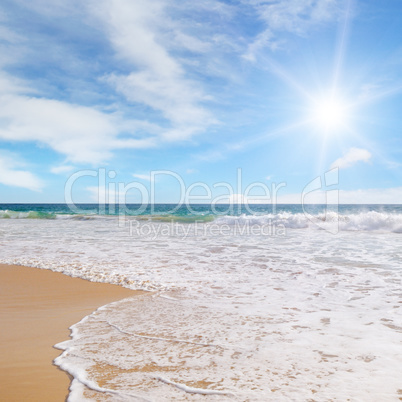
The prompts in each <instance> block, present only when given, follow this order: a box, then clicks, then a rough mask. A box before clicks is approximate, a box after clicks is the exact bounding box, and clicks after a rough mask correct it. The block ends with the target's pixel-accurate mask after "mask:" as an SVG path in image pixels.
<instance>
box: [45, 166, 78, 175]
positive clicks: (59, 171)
mask: <svg viewBox="0 0 402 402" xmlns="http://www.w3.org/2000/svg"><path fill="white" fill-rule="evenodd" d="M74 169H75V167H74V166H70V165H61V166H54V167H52V168H51V169H50V172H51V173H53V174H63V173H70V172H72V171H73V170H74Z"/></svg>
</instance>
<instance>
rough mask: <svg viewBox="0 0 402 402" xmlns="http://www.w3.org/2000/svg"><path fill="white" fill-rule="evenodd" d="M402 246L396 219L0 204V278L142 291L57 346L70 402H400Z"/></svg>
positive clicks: (246, 209) (334, 212) (259, 209)
mask: <svg viewBox="0 0 402 402" xmlns="http://www.w3.org/2000/svg"><path fill="white" fill-rule="evenodd" d="M401 236H402V205H339V206H331V207H328V206H325V205H307V206H304V207H303V206H300V205H276V206H272V205H249V206H245V205H223V204H221V205H220V204H218V205H201V204H200V205H191V206H190V207H188V206H180V207H176V206H175V205H171V204H158V205H147V206H140V205H127V206H124V208H123V207H121V206H118V205H100V206H99V205H93V204H80V205H77V206H76V208H74V210H71V208H70V207H69V206H67V205H63V204H1V205H0V242H1V250H2V252H1V255H0V262H1V263H5V264H19V265H25V266H32V267H39V268H43V269H50V270H53V271H58V272H62V273H64V274H66V275H70V276H74V277H81V278H84V279H87V280H91V281H96V282H108V283H112V284H117V285H121V286H124V287H127V288H131V289H142V290H146V291H147V292H146V293H144V294H142V295H140V296H135V297H132V298H128V299H124V300H122V301H118V302H115V303H112V304H109V305H107V306H103V307H101V308H100V309H98V310H97V311H95V312H93V313H92V314H91V315H89V316H87V317H85V318H83V320H82V321H80V322H79V323H77V324H75V325H73V326H72V328H71V329H72V338H71V340H67V341H64V342H61V343H59V344H58V345H57V347H58V348H60V349H61V355H60V356H59V357H58V358H57V359H56V361H55V363H56V364H57V365H58V366H59V367H60V368H62V369H63V370H65V371H66V372H68V373H69V374H70V375H71V376H72V378H73V381H72V385H71V392H70V395H69V400H71V401H82V400H102V401H133V400H138V401H172V400H175V401H201V400H202V401H205V400H216V401H267V400H272V401H289V400H294V401H301V400H303V401H327V400H331V401H346V400H349V401H361V400H364V401H379V400H381V401H398V400H401V399H402V380H401V378H402V377H401V371H402V369H401V367H402V366H401V362H402V237H401ZM60 341H62V340H60Z"/></svg>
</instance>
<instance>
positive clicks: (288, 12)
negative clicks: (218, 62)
mask: <svg viewBox="0 0 402 402" xmlns="http://www.w3.org/2000/svg"><path fill="white" fill-rule="evenodd" d="M243 3H244V4H247V5H250V6H252V7H253V8H254V9H255V11H256V12H257V15H258V17H259V18H260V19H261V20H263V21H264V22H265V30H264V31H262V32H260V33H259V34H258V35H257V37H256V38H255V40H254V41H253V42H252V43H251V44H250V45H249V46H248V49H247V51H246V52H245V54H244V58H246V59H247V60H249V61H255V60H256V55H257V54H258V52H259V51H260V50H261V49H263V48H270V49H271V50H274V49H276V48H277V47H278V46H280V44H281V43H280V41H279V38H278V33H283V32H288V33H292V34H296V35H305V34H306V32H307V31H308V30H310V29H312V28H314V27H316V26H317V25H320V24H322V23H324V22H328V21H330V20H334V19H336V18H337V16H338V15H339V12H340V11H339V10H340V8H339V5H340V3H341V1H340V0H320V1H311V0H272V1H265V0H243Z"/></svg>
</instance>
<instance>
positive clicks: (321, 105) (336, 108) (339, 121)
mask: <svg viewBox="0 0 402 402" xmlns="http://www.w3.org/2000/svg"><path fill="white" fill-rule="evenodd" d="M312 109H313V110H312V119H313V121H314V124H315V125H316V126H317V128H319V129H320V130H324V131H325V132H329V131H335V130H337V129H339V128H340V127H342V126H344V125H345V124H346V120H347V113H346V107H345V105H344V103H343V102H342V101H341V100H339V99H336V98H333V97H332V98H327V99H321V100H320V101H317V102H316V104H315V105H314V106H313V108H312Z"/></svg>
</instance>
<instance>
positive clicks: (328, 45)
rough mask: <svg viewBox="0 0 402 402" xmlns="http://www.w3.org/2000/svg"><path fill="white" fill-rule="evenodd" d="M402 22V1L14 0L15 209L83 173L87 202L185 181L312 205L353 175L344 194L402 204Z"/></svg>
mask: <svg viewBox="0 0 402 402" xmlns="http://www.w3.org/2000/svg"><path fill="white" fill-rule="evenodd" d="M401 27H402V4H401V2H400V0H389V1H386V2H378V1H357V0H354V1H349V0H316V1H314V0H279V1H278V0H269V1H268V0H238V1H217V0H199V1H196V2H194V1H188V0H180V1H176V0H169V1H165V0H96V1H92V0H86V1H81V0H80V1H78V0H70V1H62V0H53V1H48V0H30V1H25V0H12V1H8V0H3V1H2V3H1V5H0V51H1V58H0V202H64V200H65V184H66V182H67V181H68V179H69V177H71V175H72V174H74V173H76V172H82V171H83V170H88V171H89V170H90V171H93V172H95V173H96V172H97V173H96V175H95V174H93V175H89V174H88V175H87V176H84V175H78V176H77V177H78V179H77V180H76V181H74V185H73V186H72V191H73V199H74V201H79V202H85V201H88V202H90V201H94V200H95V199H96V196H97V194H98V190H97V187H99V186H98V183H99V182H100V183H101V184H100V185H101V187H102V186H103V187H105V185H106V188H107V189H108V188H110V189H112V190H113V189H114V188H116V192H115V193H113V191H111V192H110V194H109V196H110V200H112V199H113V198H114V197H115V196H117V194H118V193H119V190H118V189H117V188H118V184H117V183H122V184H121V186H124V185H126V186H127V185H129V184H130V183H131V184H132V183H134V184H133V188H132V190H129V191H127V190H126V191H125V192H126V195H127V197H128V199H127V200H128V201H138V200H139V198H138V197H139V196H140V193H139V191H138V188H140V187H141V188H143V187H142V186H144V188H145V189H147V191H148V190H149V189H150V187H153V188H154V189H155V193H156V198H155V200H156V201H158V202H176V201H177V200H178V197H179V190H180V183H179V181H178V179H177V177H176V176H175V175H177V176H178V177H180V180H182V185H184V186H185V188H186V189H188V187H189V186H190V185H191V184H194V183H199V182H202V183H205V184H206V185H207V186H208V187H209V188H211V191H212V196H217V195H220V194H224V193H225V191H224V188H223V187H221V188H217V187H215V188H214V187H213V186H214V184H215V185H216V184H217V183H220V182H226V183H228V184H230V185H231V186H232V187H233V188H234V192H235V193H236V194H237V193H244V191H245V189H246V188H247V186H248V185H250V184H252V183H256V182H258V183H262V184H264V185H266V186H267V188H269V189H271V190H272V186H273V185H277V184H279V183H282V184H283V185H282V187H281V189H280V192H279V198H278V200H277V201H278V202H300V194H301V192H302V191H303V188H305V186H306V185H308V183H309V182H311V181H312V180H313V179H314V178H316V177H318V176H321V177H323V175H324V174H325V172H327V171H329V170H330V169H334V168H337V169H339V184H338V185H337V187H336V188H337V189H339V190H340V201H341V202H344V203H355V202H360V203H400V202H401V201H402V181H401V179H402V164H401V163H402V119H401V111H402V75H401V71H402V28H401ZM99 169H106V170H105V172H106V173H109V172H112V173H111V174H110V175H109V176H107V178H106V181H102V180H99V179H100V176H101V174H100V173H99V172H100V170H99ZM238 169H241V176H242V185H241V186H240V187H241V188H237V187H238V186H237V182H238V178H237V176H238V172H239V170H238ZM158 170H159V171H160V170H167V171H171V172H173V173H174V175H173V174H172V175H169V174H159V175H157V176H156V177H155V180H154V181H152V182H151V181H150V172H152V171H158ZM110 176H112V177H110ZM135 183H138V185H137V184H135ZM321 190H325V189H321ZM100 191H101V192H102V191H104V190H102V188H101V190H100ZM253 191H254V192H253ZM120 192H121V191H120ZM192 194H201V195H202V194H205V190H203V189H202V188H201V187H200V186H198V187H197V188H194V189H193V192H192ZM253 194H254V196H255V197H257V198H258V196H260V195H263V190H262V187H261V186H260V188H254V190H252V191H251V192H250V195H253ZM316 195H319V196H322V195H323V193H322V191H319V190H317V192H316ZM311 200H312V201H313V198H311Z"/></svg>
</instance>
